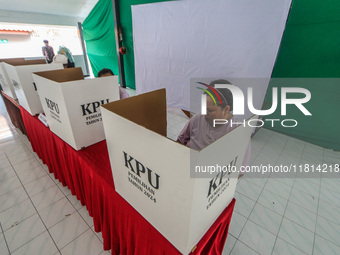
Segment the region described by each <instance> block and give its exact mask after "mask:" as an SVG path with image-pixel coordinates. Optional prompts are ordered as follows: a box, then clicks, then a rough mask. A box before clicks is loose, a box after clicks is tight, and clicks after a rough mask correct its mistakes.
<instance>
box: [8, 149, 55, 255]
mask: <svg viewBox="0 0 340 255" xmlns="http://www.w3.org/2000/svg"><path fill="white" fill-rule="evenodd" d="M6 157H7V155H6ZM7 159H8V160H9V158H8V157H7ZM9 163H10V164H11V166H12V167H13V165H12V163H11V162H10V161H9ZM13 169H14V167H13ZM14 172H15V174H16V175H17V177H18V178H19V176H18V174H17V172H16V171H15V169H14ZM19 181H20V183H21V185H22V187H23V188H24V190H25V192H26V195H27V196H28V198H29V200H30V201H31V203H32V205H33V207H34V210H35V211H36V213H37V214H38V216H39V218H40V220H41V222H42V224H43V225H44V227H45V229H46V230H47V233H48V234H49V236H50V237H51V239H52V241H53V243H54V245H55V246H56V247H57V250H58V251H59V252H60V250H59V248H58V246H57V244H56V242H55V241H54V239H53V237H52V235H51V233H50V232H49V230H48V228H47V227H46V224H45V222H44V221H43V220H42V218H41V216H40V214H39V212H38V210H37V208H36V207H35V205H34V203H33V201H32V199H31V197H30V196H29V194H28V192H27V190H26V188H25V186H24V185H23V183H22V181H21V180H20V178H19ZM38 236H39V235H38ZM35 238H36V237H34V238H33V239H35ZM33 239H31V240H30V241H32V240H33ZM30 241H28V242H30ZM28 242H26V243H25V244H27V243H28ZM25 244H23V245H25ZM23 245H22V246H23ZM22 246H20V247H22Z"/></svg>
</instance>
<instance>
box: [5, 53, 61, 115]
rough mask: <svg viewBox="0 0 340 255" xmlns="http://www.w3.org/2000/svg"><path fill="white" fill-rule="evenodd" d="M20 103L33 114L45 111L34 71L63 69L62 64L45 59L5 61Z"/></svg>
mask: <svg viewBox="0 0 340 255" xmlns="http://www.w3.org/2000/svg"><path fill="white" fill-rule="evenodd" d="M4 66H5V68H6V72H7V75H8V77H9V80H10V81H11V83H12V85H13V87H14V90H15V94H16V96H17V98H18V100H19V103H20V105H21V106H22V107H24V108H25V109H26V110H27V111H28V112H29V113H30V114H31V115H36V114H39V113H42V112H43V109H42V106H41V103H40V99H39V95H38V91H37V88H36V85H35V84H34V82H33V77H32V73H33V72H39V71H47V70H56V69H63V68H64V67H63V65H62V64H46V60H44V59H36V60H24V61H20V62H16V63H12V64H7V63H4Z"/></svg>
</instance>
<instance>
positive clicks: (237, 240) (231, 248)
mask: <svg viewBox="0 0 340 255" xmlns="http://www.w3.org/2000/svg"><path fill="white" fill-rule="evenodd" d="M259 134H260V133H259ZM271 135H272V134H271ZM254 137H256V134H255V136H254ZM269 140H270V137H269V138H268V140H267V141H266V142H265V143H264V144H263V145H262V147H261V149H260V150H259V151H258V152H257V153H256V156H255V157H254V158H253V160H252V162H254V161H255V160H256V157H257V156H258V155H259V154H261V151H262V150H263V148H264V147H265V144H267V143H268V141H269ZM252 162H251V163H252ZM240 181H244V180H242V179H241V180H240ZM247 181H248V179H247ZM249 181H250V182H251V178H250V179H249ZM266 182H267V180H266ZM254 184H255V185H256V183H254ZM260 188H262V191H263V188H264V187H260ZM262 191H261V193H260V195H259V197H260V196H261V194H262ZM236 203H237V201H236ZM256 204H257V201H255V205H256ZM254 208H255V206H254V207H253V208H252V210H251V211H250V214H249V216H248V218H247V220H246V222H245V224H244V225H243V227H242V229H241V231H240V234H239V236H240V235H241V233H242V230H243V228H244V227H245V225H246V224H247V222H248V219H249V217H250V215H251V213H252V211H253V210H254ZM229 235H230V236H231V237H233V238H235V239H236V241H235V242H234V243H233V245H232V247H228V249H229V250H230V254H232V252H233V250H234V247H235V245H236V243H237V242H241V243H242V244H243V245H245V246H246V247H248V248H249V249H251V250H252V251H254V252H256V251H255V250H254V249H252V248H251V247H249V246H248V245H247V244H245V243H243V242H242V241H239V239H238V238H239V236H234V235H232V234H230V233H229ZM225 248H226V247H225ZM256 253H257V252H256Z"/></svg>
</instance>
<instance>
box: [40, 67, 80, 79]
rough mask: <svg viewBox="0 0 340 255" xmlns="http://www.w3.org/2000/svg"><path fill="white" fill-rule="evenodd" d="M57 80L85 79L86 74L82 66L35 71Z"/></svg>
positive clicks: (42, 75)
mask: <svg viewBox="0 0 340 255" xmlns="http://www.w3.org/2000/svg"><path fill="white" fill-rule="evenodd" d="M34 74H36V75H39V76H41V77H44V78H46V79H49V80H52V81H55V82H67V81H77V80H83V79H84V75H83V71H82V70H81V68H80V67H75V68H66V69H61V70H53V71H45V72H37V73H34Z"/></svg>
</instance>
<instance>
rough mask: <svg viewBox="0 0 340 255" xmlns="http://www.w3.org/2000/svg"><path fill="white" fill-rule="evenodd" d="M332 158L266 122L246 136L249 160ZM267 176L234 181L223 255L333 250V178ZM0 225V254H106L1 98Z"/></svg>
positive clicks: (173, 132) (338, 196)
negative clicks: (268, 127)
mask: <svg viewBox="0 0 340 255" xmlns="http://www.w3.org/2000/svg"><path fill="white" fill-rule="evenodd" d="M128 93H129V94H131V95H133V94H134V91H132V90H128ZM168 112H169V115H168V123H169V125H168V136H169V138H171V139H174V140H175V139H176V136H177V134H178V133H179V131H180V130H181V129H182V127H183V125H184V123H185V122H186V117H185V116H183V115H178V113H176V111H175V110H174V109H168ZM339 161H340V152H334V151H331V150H327V149H323V148H320V147H318V146H315V145H311V144H308V143H305V142H303V141H300V140H297V139H294V138H290V137H287V136H284V135H282V134H279V133H275V132H272V131H269V130H266V129H261V130H260V131H259V132H258V133H257V134H256V135H255V137H254V138H253V141H252V158H251V163H252V164H253V165H260V164H261V163H262V164H269V163H271V164H286V165H287V164H290V163H292V162H294V163H296V164H299V163H311V162H315V163H317V164H319V163H329V164H334V163H339ZM274 177H275V176H273V175H271V176H270V175H265V176H261V177H260V178H250V177H249V175H247V174H246V175H245V177H243V178H242V179H241V180H240V182H239V183H238V186H237V189H236V193H235V198H236V200H237V201H236V206H235V210H234V213H233V218H232V222H231V225H230V229H229V234H228V238H227V242H226V245H225V249H224V252H223V255H227V254H233V255H248V254H264V255H265V254H280V255H281V254H282V255H287V254H294V255H296V254H313V255H319V254H323V255H324V254H327V255H337V254H340V178H339V179H336V178H333V179H331V178H322V176H321V177H320V175H314V176H313V177H315V178H298V177H297V176H296V175H291V176H288V177H287V176H285V177H286V178H274ZM276 177H277V176H276ZM281 177H282V176H281ZM303 177H306V175H305V176H303ZM0 227H1V228H0V254H1V255H7V254H14V255H19V254H24V255H30V254H32V255H55V254H62V255H66V254H67V255H72V254H73V255H78V254H86V255H98V254H101V255H104V254H109V252H108V251H103V244H102V238H101V233H95V232H94V227H93V221H92V218H91V217H90V216H89V215H88V212H87V210H86V208H85V207H83V206H81V204H80V202H79V201H78V200H77V199H76V198H75V197H74V196H72V194H71V193H70V191H69V190H68V189H67V188H65V187H63V186H62V185H61V184H60V183H59V182H58V181H57V180H55V179H54V178H53V175H51V174H49V173H48V170H47V168H46V166H45V165H43V164H42V162H41V161H40V160H39V159H38V158H37V155H36V154H35V153H33V152H32V149H31V147H30V143H29V141H28V140H27V138H26V137H25V136H23V135H22V134H21V133H20V131H18V130H16V129H15V128H13V127H12V125H11V124H10V122H9V120H8V115H7V112H6V110H5V108H4V105H3V102H2V100H1V99H0Z"/></svg>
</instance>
